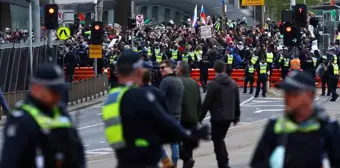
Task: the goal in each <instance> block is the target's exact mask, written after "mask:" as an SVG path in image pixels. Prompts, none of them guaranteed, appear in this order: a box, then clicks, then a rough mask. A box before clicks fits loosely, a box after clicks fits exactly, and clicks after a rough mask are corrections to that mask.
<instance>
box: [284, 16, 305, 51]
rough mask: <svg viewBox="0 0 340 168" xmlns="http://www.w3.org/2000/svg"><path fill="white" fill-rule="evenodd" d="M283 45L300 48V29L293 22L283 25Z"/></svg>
mask: <svg viewBox="0 0 340 168" xmlns="http://www.w3.org/2000/svg"><path fill="white" fill-rule="evenodd" d="M282 31H283V44H284V45H285V46H298V45H299V43H300V38H301V34H300V31H299V28H297V27H296V26H295V25H293V24H292V22H285V23H284V24H283V28H282Z"/></svg>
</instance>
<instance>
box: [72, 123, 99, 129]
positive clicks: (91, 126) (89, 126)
mask: <svg viewBox="0 0 340 168" xmlns="http://www.w3.org/2000/svg"><path fill="white" fill-rule="evenodd" d="M102 125H104V123H99V124H94V125H88V126H85V127H80V128H77V129H78V130H82V129H87V128H93V127H98V126H102Z"/></svg>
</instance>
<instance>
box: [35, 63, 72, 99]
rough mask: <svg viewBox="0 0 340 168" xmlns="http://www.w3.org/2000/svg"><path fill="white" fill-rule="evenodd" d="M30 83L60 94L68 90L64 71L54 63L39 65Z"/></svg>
mask: <svg viewBox="0 0 340 168" xmlns="http://www.w3.org/2000/svg"><path fill="white" fill-rule="evenodd" d="M30 82H31V83H35V84H41V85H44V86H45V87H47V88H50V89H52V90H53V91H56V92H59V93H63V92H65V91H67V89H68V85H67V83H65V79H64V71H63V70H62V69H61V68H60V67H59V66H58V65H56V64H52V63H43V64H40V65H38V67H37V68H36V70H35V71H34V72H33V75H32V76H31V79H30Z"/></svg>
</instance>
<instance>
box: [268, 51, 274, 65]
mask: <svg viewBox="0 0 340 168" xmlns="http://www.w3.org/2000/svg"><path fill="white" fill-rule="evenodd" d="M273 58H274V56H273V53H267V63H273Z"/></svg>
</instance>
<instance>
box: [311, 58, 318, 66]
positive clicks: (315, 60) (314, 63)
mask: <svg viewBox="0 0 340 168" xmlns="http://www.w3.org/2000/svg"><path fill="white" fill-rule="evenodd" d="M312 59H313V65H314V67H316V62H317V59H316V58H314V57H312Z"/></svg>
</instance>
